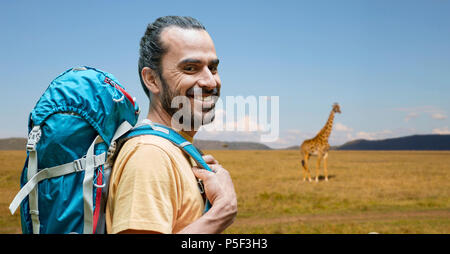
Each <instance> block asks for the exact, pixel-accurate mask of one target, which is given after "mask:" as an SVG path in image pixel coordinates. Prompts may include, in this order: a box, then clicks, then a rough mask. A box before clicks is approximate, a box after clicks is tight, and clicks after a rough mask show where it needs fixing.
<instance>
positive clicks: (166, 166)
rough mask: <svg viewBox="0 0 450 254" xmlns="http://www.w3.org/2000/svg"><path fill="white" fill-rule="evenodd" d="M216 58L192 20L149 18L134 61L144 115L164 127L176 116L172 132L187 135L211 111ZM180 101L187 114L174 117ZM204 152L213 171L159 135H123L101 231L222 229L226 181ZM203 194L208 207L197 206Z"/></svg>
mask: <svg viewBox="0 0 450 254" xmlns="http://www.w3.org/2000/svg"><path fill="white" fill-rule="evenodd" d="M218 64H219V59H218V58H217V55H216V51H215V48H214V43H213V41H212V39H211V37H210V36H209V34H208V32H206V29H205V27H204V26H203V25H202V24H201V23H200V22H199V21H197V20H196V19H193V18H191V17H179V16H166V17H161V18H158V19H157V20H156V21H155V22H153V23H151V24H149V25H148V27H147V30H146V32H145V34H144V36H143V37H142V39H141V43H140V59H139V66H138V67H139V75H140V79H141V84H142V87H143V89H144V91H145V92H146V94H147V95H148V97H149V99H150V108H149V113H148V116H147V119H148V120H147V121H152V122H156V123H160V124H163V125H166V126H169V127H175V126H173V123H176V122H177V123H178V124H177V126H176V127H177V129H178V131H179V133H180V134H181V135H182V136H183V137H185V138H186V140H188V141H190V142H192V140H193V136H194V135H195V133H196V131H197V130H198V127H199V125H201V124H207V123H209V122H210V121H212V119H213V118H214V117H213V114H214V104H215V101H216V98H217V97H218V96H219V94H220V86H221V82H220V77H219V74H218V71H217V67H218ZM177 98H184V99H182V100H176V99H177ZM180 102H181V105H182V106H180ZM186 105H188V106H186ZM181 108H184V110H186V109H187V110H186V112H187V113H186V112H184V114H182V117H180V118H179V119H178V120H179V121H173V118H174V116H175V115H176V113H177V112H178V111H179V110H181ZM195 123H200V124H198V125H197V126H196V124H195ZM204 159H205V161H206V162H207V163H208V165H209V166H210V168H211V169H212V170H213V171H214V173H212V172H209V171H206V170H203V169H200V168H198V167H197V166H196V164H195V162H194V161H193V160H192V159H191V158H189V157H188V156H187V155H185V154H184V153H183V152H182V151H181V150H180V149H179V148H178V147H176V146H175V145H173V144H172V143H171V142H170V141H169V140H166V139H164V138H161V137H158V136H153V135H143V136H138V137H134V138H132V139H130V140H128V141H127V142H126V143H125V144H124V145H123V147H122V148H121V150H120V152H119V154H118V156H117V159H116V161H115V163H114V168H113V171H112V175H111V182H110V185H109V196H108V203H107V209H106V225H107V232H108V233H220V232H222V231H223V230H225V229H226V228H227V227H228V226H229V225H231V223H232V222H233V220H234V218H235V216H236V213H237V201H236V193H235V191H234V186H233V182H232V180H231V177H230V175H229V173H228V171H227V170H226V169H224V168H223V167H222V166H221V165H220V164H219V163H218V161H217V160H215V159H214V158H213V157H212V156H211V155H206V156H204ZM197 178H198V179H201V180H202V181H203V185H204V189H205V194H206V197H203V196H202V194H201V192H200V190H199V187H198V182H197ZM205 198H207V199H208V200H209V201H210V202H211V204H212V207H211V209H210V210H209V211H208V212H206V213H203V211H204V208H205Z"/></svg>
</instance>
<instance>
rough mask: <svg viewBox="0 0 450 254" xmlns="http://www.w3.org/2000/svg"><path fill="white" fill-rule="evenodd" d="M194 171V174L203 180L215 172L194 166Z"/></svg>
mask: <svg viewBox="0 0 450 254" xmlns="http://www.w3.org/2000/svg"><path fill="white" fill-rule="evenodd" d="M192 172H194V175H195V176H196V177H197V178H198V179H201V180H205V179H206V178H207V177H208V175H209V174H213V173H212V172H209V171H208V170H205V169H202V168H199V167H192Z"/></svg>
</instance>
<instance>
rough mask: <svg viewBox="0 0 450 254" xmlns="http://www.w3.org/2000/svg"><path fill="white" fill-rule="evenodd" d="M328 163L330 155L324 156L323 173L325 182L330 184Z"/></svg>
mask: <svg viewBox="0 0 450 254" xmlns="http://www.w3.org/2000/svg"><path fill="white" fill-rule="evenodd" d="M327 163H328V153H325V155H324V156H323V171H324V174H325V181H326V182H328V169H327V166H328V165H327Z"/></svg>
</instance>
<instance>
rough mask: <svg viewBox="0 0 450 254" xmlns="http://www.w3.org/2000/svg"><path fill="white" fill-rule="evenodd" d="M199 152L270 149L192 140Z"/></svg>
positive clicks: (249, 145)
mask: <svg viewBox="0 0 450 254" xmlns="http://www.w3.org/2000/svg"><path fill="white" fill-rule="evenodd" d="M194 145H195V146H196V147H198V148H199V149H201V150H271V149H272V148H270V147H268V146H266V145H264V144H261V143H255V142H225V141H216V140H194Z"/></svg>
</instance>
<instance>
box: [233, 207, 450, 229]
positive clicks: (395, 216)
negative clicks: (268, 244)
mask: <svg viewBox="0 0 450 254" xmlns="http://www.w3.org/2000/svg"><path fill="white" fill-rule="evenodd" d="M412 218H414V219H418V218H427V219H430V218H445V219H449V218H450V210H429V211H403V212H396V211H393V212H364V213H357V214H355V213H351V214H330V215H328V214H327V215H323V214H320V215H313V214H312V215H301V216H289V217H279V218H256V219H255V218H245V219H239V218H238V219H236V221H235V222H234V224H235V225H248V226H256V225H263V224H279V223H293V222H305V223H314V222H330V223H333V222H334V223H336V222H339V223H343V222H370V221H391V220H399V219H412Z"/></svg>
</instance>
